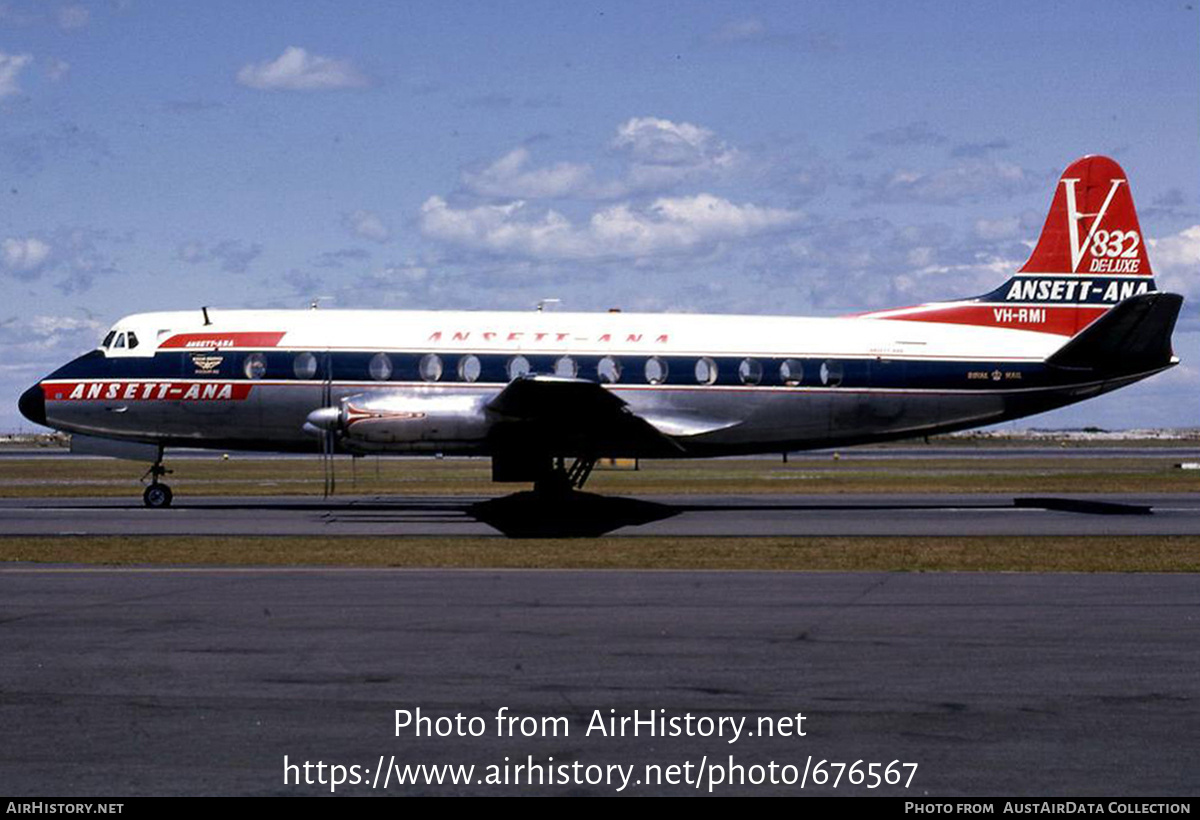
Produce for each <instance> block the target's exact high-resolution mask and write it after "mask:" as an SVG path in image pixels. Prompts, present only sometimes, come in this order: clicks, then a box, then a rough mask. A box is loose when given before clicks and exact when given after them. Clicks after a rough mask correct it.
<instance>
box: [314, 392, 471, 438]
mask: <svg viewBox="0 0 1200 820" xmlns="http://www.w3.org/2000/svg"><path fill="white" fill-rule="evenodd" d="M487 402H488V397H487V396H479V395H444V394H442V395H421V394H417V393H392V394H388V395H385V396H350V397H348V398H345V399H342V401H341V403H340V405H339V406H338V407H322V408H320V409H318V410H314V411H313V412H311V413H309V415H308V423H307V424H306V425H305V429H307V430H309V431H310V432H313V433H322V432H328V431H333V432H335V433H336V434H337V436H338V439H339V441H340V442H341V443H342V445H343V446H344V447H346V448H347V449H350V450H364V451H370V450H392V451H396V450H399V451H409V452H444V451H457V450H465V451H470V450H472V449H475V448H477V447H479V446H480V445H482V444H483V442H484V439H485V438H486V437H487V434H488V430H489V429H490V428H491V426H492V423H493V422H492V418H491V417H490V414H489V412H488V411H487V409H486V405H487Z"/></svg>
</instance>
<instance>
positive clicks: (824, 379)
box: [821, 360, 842, 387]
mask: <svg viewBox="0 0 1200 820" xmlns="http://www.w3.org/2000/svg"><path fill="white" fill-rule="evenodd" d="M841 383H842V363H841V362H835V361H832V360H829V361H826V362H824V363H822V365H821V384H824V385H827V386H829V387H837V386H838V385H840V384H841Z"/></svg>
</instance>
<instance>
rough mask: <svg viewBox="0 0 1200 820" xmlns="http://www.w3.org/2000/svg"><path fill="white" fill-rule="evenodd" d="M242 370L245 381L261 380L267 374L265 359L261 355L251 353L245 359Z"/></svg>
mask: <svg viewBox="0 0 1200 820" xmlns="http://www.w3.org/2000/svg"><path fill="white" fill-rule="evenodd" d="M242 370H243V372H245V374H246V378H247V379H261V378H262V377H263V376H264V375H266V373H267V357H266V356H264V355H263V354H261V353H251V354H250V355H249V356H247V357H246V363H245V364H244V365H242Z"/></svg>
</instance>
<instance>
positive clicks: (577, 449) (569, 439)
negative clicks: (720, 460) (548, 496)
mask: <svg viewBox="0 0 1200 820" xmlns="http://www.w3.org/2000/svg"><path fill="white" fill-rule="evenodd" d="M488 409H489V410H490V411H492V412H493V413H496V414H497V415H499V416H500V417H501V421H500V422H498V423H497V425H496V427H495V428H494V433H495V435H496V436H497V438H498V439H502V440H503V441H504V443H505V444H507V443H509V442H511V443H512V444H513V445H516V446H532V447H534V448H536V449H544V448H547V447H549V448H550V449H553V450H556V451H562V452H570V453H595V454H602V455H618V456H619V455H645V456H650V455H658V456H672V455H680V454H682V453H683V452H684V447H683V446H682V445H681V444H680V442H679V441H678V440H677V439H678V438H680V437H687V436H694V435H699V434H701V433H708V432H712V431H714V430H720V429H724V428H726V427H732V426H733V425H734V424H736V423H737V422H730V421H723V420H722V421H711V420H706V419H699V418H694V417H685V416H680V415H672V414H670V413H660V412H655V413H653V414H651V413H646V414H638V413H635V412H633V410H632V409H630V407H629V405H628V404H626V402H625V401H624V400H623V399H622V398H621V397H620V396H618V395H616V394H615V393H613V392H612V391H610V390H606V389H605V388H604V387H603V386H602V385H600V384H598V383H596V382H593V381H588V380H587V379H570V378H562V377H558V376H525V377H522V378H519V379H516V380H514V381H513V382H511V383H510V384H509V385H508V386H507V387H505V388H504V390H502V391H501V392H500V394H499V395H498V396H496V398H495V399H493V400H492V401H491V402H490V403H489V404H488Z"/></svg>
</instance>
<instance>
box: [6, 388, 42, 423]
mask: <svg viewBox="0 0 1200 820" xmlns="http://www.w3.org/2000/svg"><path fill="white" fill-rule="evenodd" d="M10 395H11V394H10ZM17 407H18V408H19V409H20V411H21V415H22V416H24V417H25V418H27V419H29V420H30V421H32V422H33V423H34V424H40V425H42V426H45V425H46V394H45V393H43V392H42V385H41V384H35V385H34V386H33V387H31V388H29V389H28V390H26V391H25V392H24V393H22V394H21V399H20V401H18V402H17Z"/></svg>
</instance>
